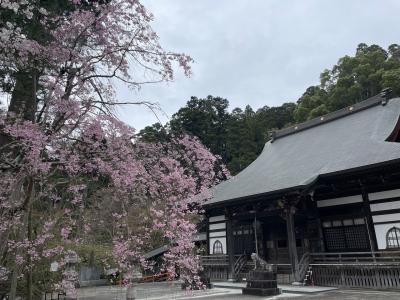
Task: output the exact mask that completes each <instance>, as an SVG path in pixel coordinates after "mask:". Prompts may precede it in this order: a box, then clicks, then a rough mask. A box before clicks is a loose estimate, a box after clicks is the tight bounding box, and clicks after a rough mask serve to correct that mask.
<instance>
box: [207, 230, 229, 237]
mask: <svg viewBox="0 0 400 300" xmlns="http://www.w3.org/2000/svg"><path fill="white" fill-rule="evenodd" d="M209 235H210V237H224V236H226V231H216V232H210V233H209Z"/></svg>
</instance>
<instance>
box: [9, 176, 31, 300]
mask: <svg viewBox="0 0 400 300" xmlns="http://www.w3.org/2000/svg"><path fill="white" fill-rule="evenodd" d="M27 180H28V186H27V188H26V192H25V195H26V197H25V199H24V201H25V202H26V203H27V206H26V207H27V209H25V220H24V224H23V226H21V228H19V229H18V232H17V239H16V240H17V241H21V240H23V239H24V237H25V232H24V231H23V229H24V228H26V227H25V226H27V227H28V228H29V222H30V221H31V220H30V218H31V216H30V212H29V211H30V209H31V205H32V201H31V200H32V192H33V178H32V177H29V178H28V179H27ZM28 231H29V230H28ZM20 254H21V250H20V249H17V251H16V253H15V259H14V266H13V271H12V277H11V286H10V300H15V299H16V296H17V286H18V275H19V272H20V268H19V266H18V264H17V263H16V258H17V255H20ZM28 277H29V276H28ZM31 289H32V285H31ZM28 297H29V287H28ZM28 299H30V300H32V296H31V297H30V298H28Z"/></svg>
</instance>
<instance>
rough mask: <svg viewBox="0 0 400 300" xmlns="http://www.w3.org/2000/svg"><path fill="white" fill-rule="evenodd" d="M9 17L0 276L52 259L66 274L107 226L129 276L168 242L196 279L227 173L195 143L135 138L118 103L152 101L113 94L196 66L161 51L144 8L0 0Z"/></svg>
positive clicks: (168, 261)
mask: <svg viewBox="0 0 400 300" xmlns="http://www.w3.org/2000/svg"><path fill="white" fill-rule="evenodd" d="M0 17H1V18H0V25H1V27H0V69H1V71H2V74H5V75H4V76H2V78H1V80H0V88H1V92H3V93H8V94H9V95H10V104H9V106H8V107H7V108H6V109H7V111H6V112H4V113H0V177H1V179H2V180H1V184H0V218H1V222H0V268H1V269H6V270H7V271H8V273H9V274H10V278H19V279H20V278H21V276H22V274H29V273H30V274H31V273H32V272H35V270H36V267H37V266H38V265H39V264H42V263H49V262H50V261H51V260H54V259H56V260H59V261H60V265H61V266H65V263H63V257H64V256H65V255H66V254H67V253H68V251H69V249H71V247H72V245H74V244H77V243H81V242H82V241H84V240H85V239H86V240H88V239H89V238H88V237H89V236H91V235H93V234H94V233H93V232H94V230H108V231H107V234H108V235H107V238H108V241H109V243H110V244H112V249H113V251H112V252H113V255H114V263H115V264H116V265H117V266H118V268H119V269H120V270H121V271H122V272H124V273H126V274H129V272H130V271H132V269H133V268H134V267H135V266H138V265H140V266H142V267H145V268H149V267H151V265H150V264H149V262H147V261H146V260H145V258H144V253H145V252H146V251H148V250H151V246H153V245H157V244H158V245H161V244H163V245H164V244H167V245H169V251H168V252H167V254H166V255H165V256H164V268H165V270H168V271H169V272H170V273H171V274H172V275H173V276H174V275H176V274H177V272H178V270H179V273H180V274H181V276H183V277H184V278H185V279H187V280H193V278H194V276H195V274H196V273H197V271H198V268H199V265H198V259H197V257H196V255H195V251H194V248H193V242H192V236H193V234H194V233H195V232H196V226H195V222H196V220H197V218H198V217H197V215H198V213H199V212H200V205H201V200H200V199H204V197H206V195H205V194H206V191H207V189H208V188H209V187H211V186H212V185H214V184H215V183H217V182H219V181H220V180H224V179H226V177H227V176H228V172H227V171H226V169H225V168H224V167H221V166H220V161H219V160H218V158H216V157H214V156H213V155H212V154H211V153H210V152H209V151H208V149H206V148H205V147H204V146H203V145H202V144H201V143H200V142H199V141H198V140H197V139H196V138H194V137H189V136H181V137H171V139H170V140H169V141H168V142H165V143H162V144H149V143H144V142H142V141H140V140H137V138H136V137H135V132H134V129H133V128H131V127H129V126H127V125H126V124H124V123H122V122H121V121H119V120H118V119H117V118H116V116H115V110H114V107H115V106H116V105H119V104H144V105H148V106H152V105H153V104H152V103H148V102H146V101H130V100H129V99H122V100H119V101H118V100H117V99H116V96H115V91H114V88H113V84H114V82H115V81H120V82H122V83H124V84H127V85H128V86H130V87H132V88H139V87H140V86H141V85H142V84H145V83H148V82H158V81H168V80H172V79H173V75H174V71H173V69H174V68H173V67H174V65H175V64H176V65H178V66H179V67H180V68H181V69H183V71H184V73H185V74H186V75H190V72H191V70H190V63H191V62H192V59H191V58H190V57H189V56H187V55H185V54H180V53H173V52H168V51H165V50H164V49H163V48H162V47H161V45H160V44H159V43H158V37H157V35H156V33H155V32H154V31H153V30H152V28H151V26H150V22H151V20H152V18H153V17H152V15H151V14H150V13H149V12H147V10H146V9H145V7H144V6H143V5H142V4H141V3H140V1H138V0H113V1H106V0H97V1H95V0H60V1H34V0H1V1H0ZM199 195H203V196H199ZM99 202H101V203H102V204H104V206H102V207H100V208H99V205H98V203H99ZM106 207H107V209H106ZM96 209H97V211H96ZM93 212H100V214H102V216H103V217H104V218H102V219H100V220H99V219H98V218H95V217H93V215H96V214H95V213H94V214H93ZM100 214H97V216H99V215H100ZM102 224H104V226H102ZM98 227H103V228H100V229H99V228H98ZM154 241H157V242H154ZM103 242H104V241H103ZM112 263H113V262H110V265H111V264H112ZM65 274H66V276H67V275H68V274H67V273H65ZM11 275H16V276H11ZM69 275H71V274H69ZM69 275H68V276H69ZM70 277H71V276H70ZM72 277H73V276H72ZM13 280H14V279H12V280H11V288H10V289H11V290H12V289H13V286H14V289H15V286H16V285H15V284H14V282H13ZM63 285H64V287H67V288H71V287H73V284H71V280H65V278H64V280H63V281H62V285H61V287H62V286H63ZM11 294H12V291H11Z"/></svg>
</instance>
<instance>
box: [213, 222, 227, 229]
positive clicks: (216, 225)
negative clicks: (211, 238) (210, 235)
mask: <svg viewBox="0 0 400 300" xmlns="http://www.w3.org/2000/svg"><path fill="white" fill-rule="evenodd" d="M225 227H226V225H225V222H224V223H215V224H210V226H209V229H210V230H217V229H225Z"/></svg>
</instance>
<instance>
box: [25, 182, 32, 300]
mask: <svg viewBox="0 0 400 300" xmlns="http://www.w3.org/2000/svg"><path fill="white" fill-rule="evenodd" d="M31 181H32V180H31ZM30 202H32V201H30ZM28 240H29V241H32V204H31V203H30V205H29V208H28ZM27 263H28V272H27V277H26V289H27V300H32V299H33V283H32V281H33V280H32V268H31V263H32V258H31V255H30V254H29V253H28V254H27Z"/></svg>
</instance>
